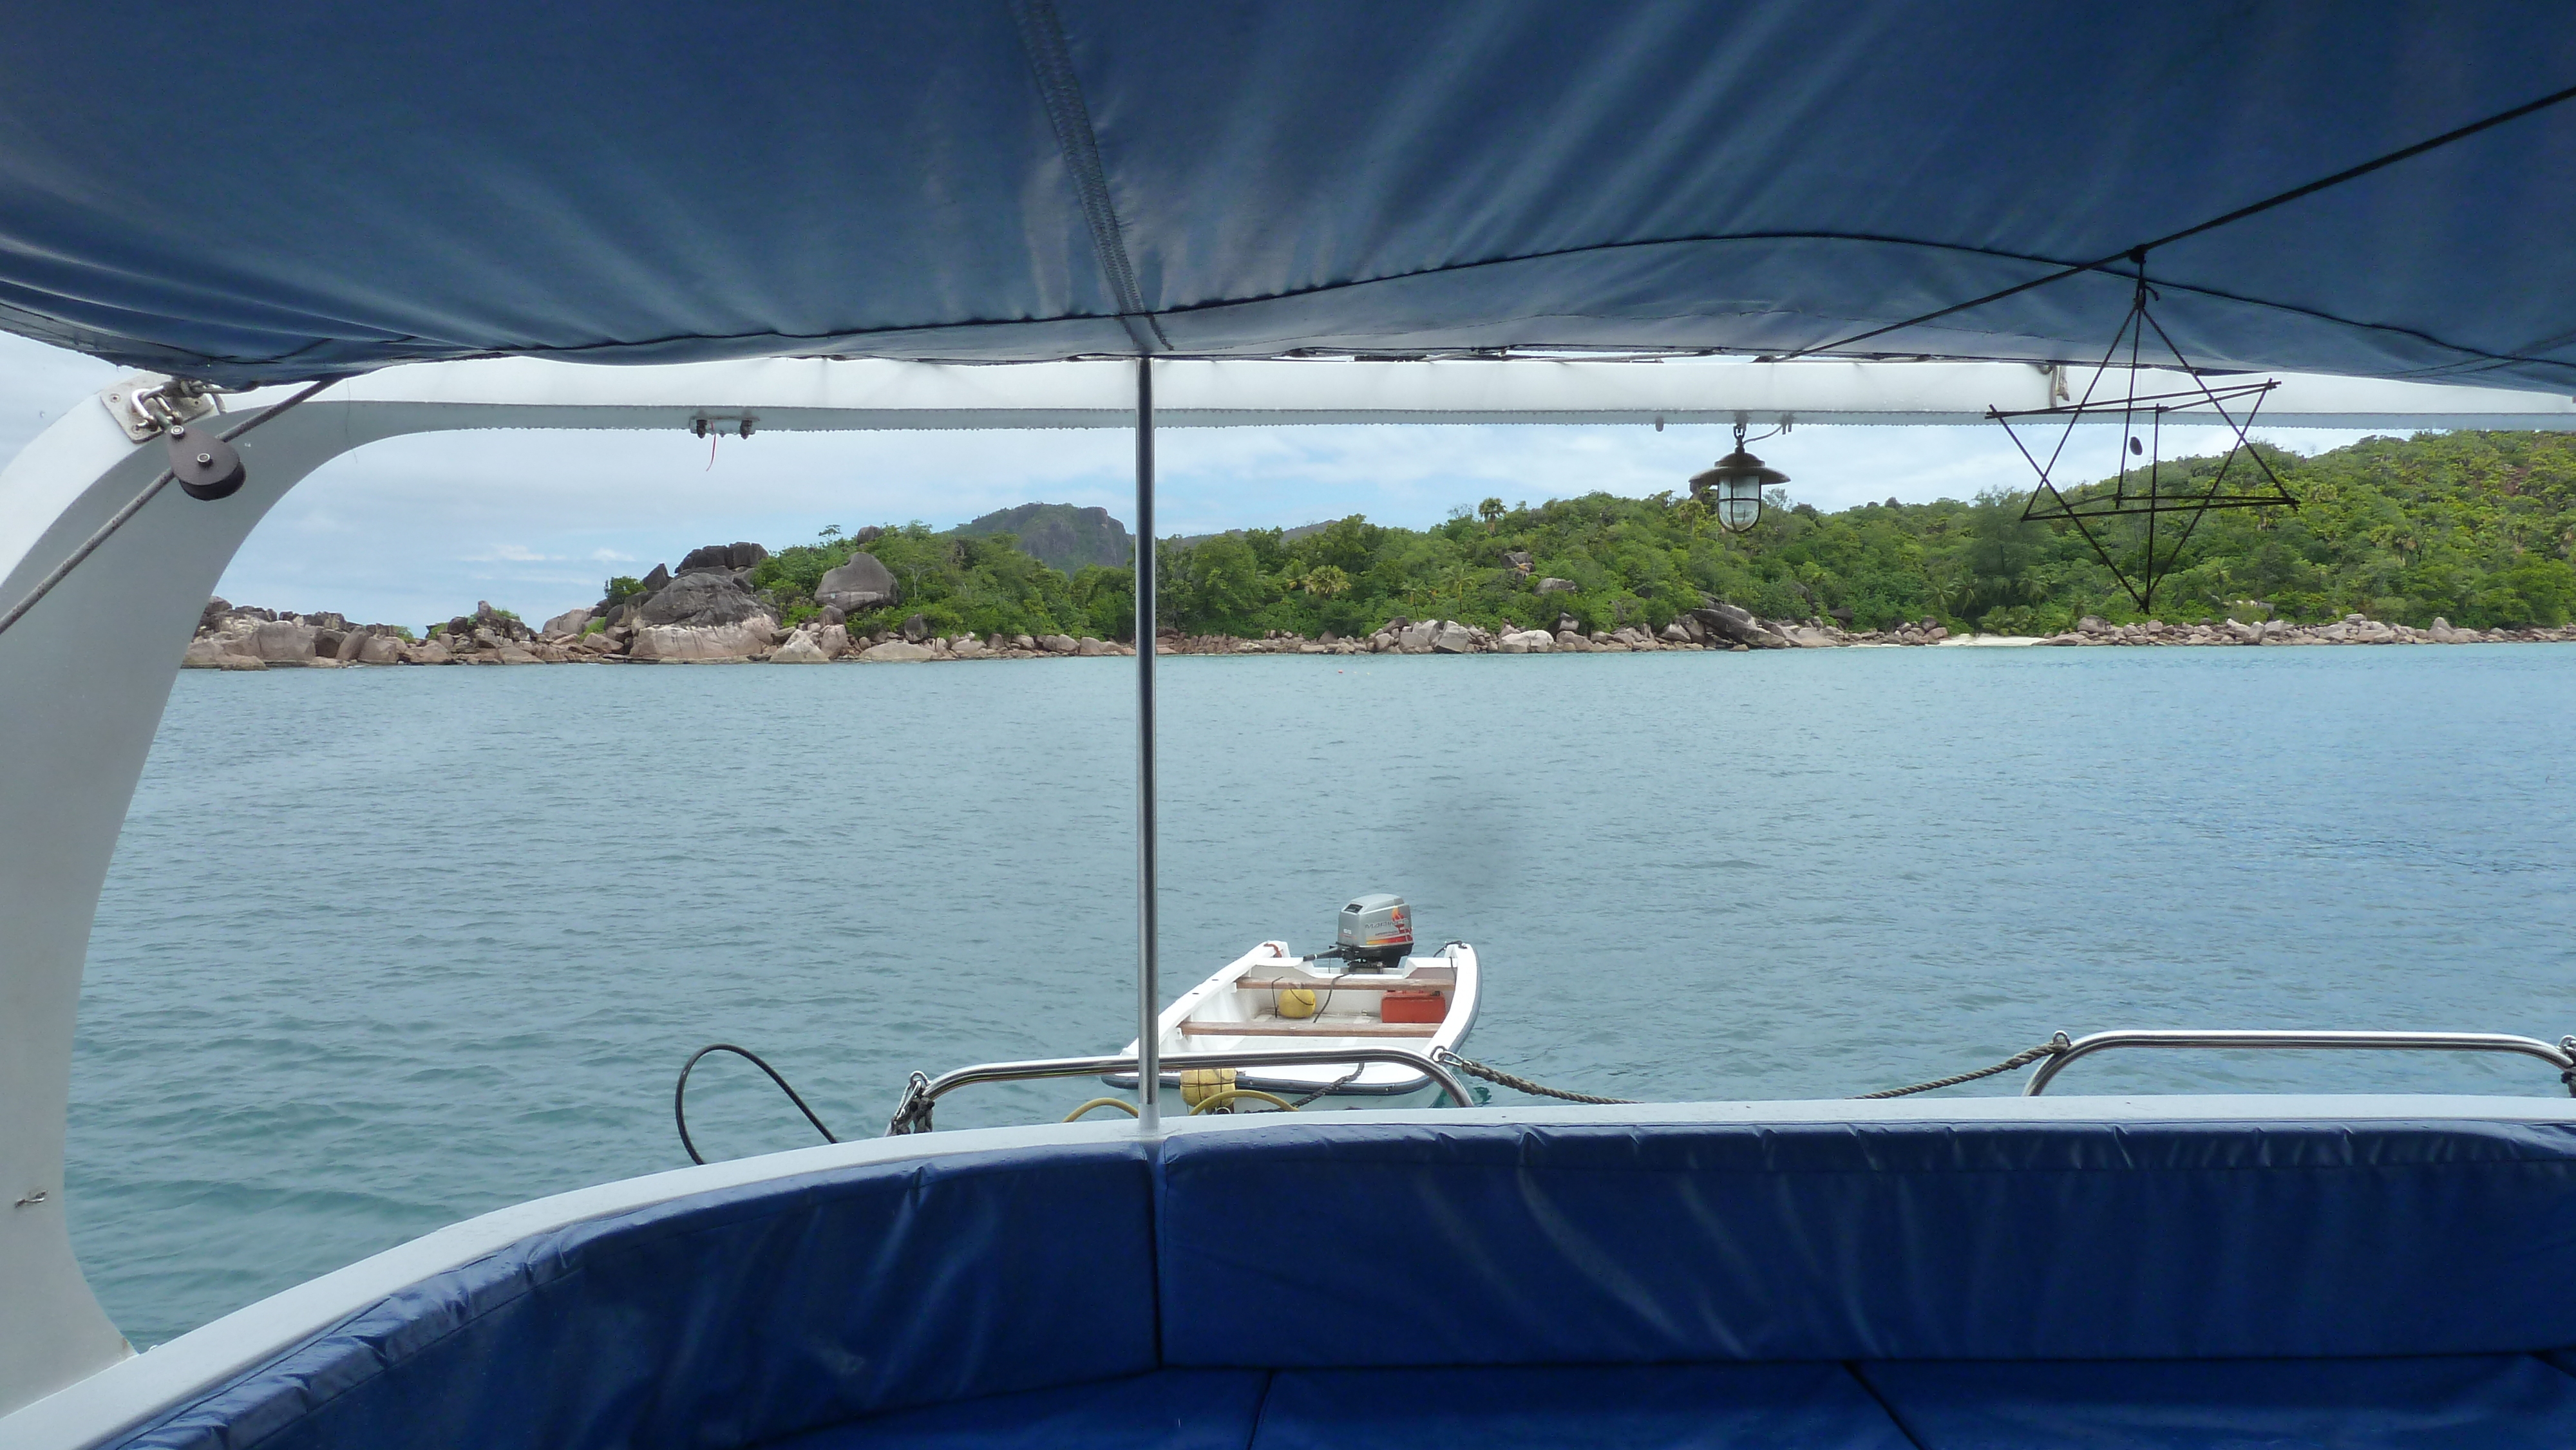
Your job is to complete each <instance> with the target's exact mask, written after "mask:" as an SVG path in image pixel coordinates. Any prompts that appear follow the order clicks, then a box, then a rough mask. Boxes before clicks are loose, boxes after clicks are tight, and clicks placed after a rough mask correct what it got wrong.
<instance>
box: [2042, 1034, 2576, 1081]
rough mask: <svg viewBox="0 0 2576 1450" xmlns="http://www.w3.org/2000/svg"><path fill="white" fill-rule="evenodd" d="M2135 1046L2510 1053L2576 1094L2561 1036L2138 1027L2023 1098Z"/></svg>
mask: <svg viewBox="0 0 2576 1450" xmlns="http://www.w3.org/2000/svg"><path fill="white" fill-rule="evenodd" d="M2132 1047H2150V1048H2248V1047H2251V1048H2282V1049H2288V1050H2291V1051H2308V1050H2317V1049H2325V1050H2337V1049H2340V1050H2345V1051H2353V1050H2358V1051H2364V1052H2507V1053H2513V1054H2516V1055H2519V1056H2522V1057H2536V1058H2539V1059H2540V1060H2541V1061H2543V1062H2545V1063H2548V1064H2549V1065H2550V1066H2552V1067H2554V1068H2557V1069H2558V1071H2559V1073H2560V1081H2562V1082H2565V1083H2566V1084H2567V1091H2568V1093H2569V1095H2570V1096H2576V1078H2571V1077H2569V1076H2567V1074H2569V1073H2576V1037H2562V1038H2560V1039H2559V1040H2558V1044H2557V1045H2556V1046H2554V1047H2553V1046H2551V1045H2550V1044H2548V1043H2546V1042H2543V1041H2541V1040H2540V1039H2538V1038H2536V1037H2515V1036H2512V1035H2510V1034H2508V1033H2502V1032H2259V1031H2257V1032H2230V1031H2211V1032H2199V1031H2189V1030H2171V1029H2160V1028H2133V1029H2129V1030H2126V1031H2119V1032H2096V1033H2094V1034H2092V1035H2091V1036H2089V1037H2079V1038H2077V1039H2075V1040H2074V1041H2073V1042H2071V1043H2069V1044H2067V1046H2066V1048H2065V1050H2063V1051H2061V1052H2056V1053H2053V1054H2051V1055H2050V1056H2049V1058H2048V1059H2047V1060H2046V1061H2045V1062H2042V1063H2041V1064H2040V1065H2039V1068H2038V1070H2037V1071H2035V1072H2033V1073H2032V1074H2031V1075H2030V1083H2029V1085H2028V1086H2026V1087H2024V1088H2023V1089H2022V1090H2021V1091H2022V1096H2024V1097H2031V1098H2035V1097H2038V1096H2039V1095H2040V1094H2041V1093H2043V1092H2045V1091H2047V1089H2048V1085H2049V1084H2050V1083H2051V1082H2053V1081H2055V1080H2056V1078H2057V1075H2058V1074H2059V1073H2061V1072H2064V1071H2065V1070H2066V1069H2067V1066H2068V1065H2069V1064H2071V1063H2073V1062H2074V1061H2075V1060H2076V1059H2077V1058H2079V1057H2090V1056H2092V1055H2093V1054H2094V1053H2097V1052H2110V1051H2113V1050H2115V1049H2125V1048H2132Z"/></svg>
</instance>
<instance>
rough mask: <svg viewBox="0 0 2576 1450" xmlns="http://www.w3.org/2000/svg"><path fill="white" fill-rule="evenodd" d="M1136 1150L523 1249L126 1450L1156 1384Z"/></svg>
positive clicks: (700, 1209) (438, 1443)
mask: <svg viewBox="0 0 2576 1450" xmlns="http://www.w3.org/2000/svg"><path fill="white" fill-rule="evenodd" d="M1147 1188H1148V1180H1147V1174H1146V1168H1145V1160H1144V1155H1143V1152H1142V1150H1141V1149H1140V1148H1139V1147H1138V1146H1137V1145H1136V1144H1135V1143H1133V1142H1111V1143H1077V1144H1062V1145H1055V1146H1049V1147H1045V1148H1037V1149H1020V1150H998V1151H992V1152H983V1153H965V1154H956V1155H949V1156H941V1157H935V1158H926V1159H917V1160H910V1161H901V1162H893V1163H883V1164H868V1165H861V1166H857V1167H851V1168H843V1169H835V1170H831V1171H827V1172H822V1173H815V1174H810V1175H805V1176H801V1177H797V1178H791V1179H782V1180H773V1181H769V1182H763V1183H758V1184H752V1185H747V1186H744V1187H739V1188H728V1189H723V1190H719V1191H716V1192H711V1193H705V1194H699V1195H696V1196H693V1197H689V1198H683V1199H679V1200H675V1201H673V1202H669V1203H663V1204H657V1205H654V1206H651V1207H647V1208H642V1209H637V1210H635V1211H633V1212H629V1213H623V1214H618V1215H615V1216H612V1217H607V1218H601V1219H594V1220H590V1221H588V1222H584V1223H579V1224H575V1225H572V1226H570V1227H567V1228H562V1229H557V1230H554V1231H551V1232H548V1233H542V1234H538V1235H535V1236H534V1237H531V1238H528V1239H524V1240H522V1241H520V1242H519V1243H517V1244H514V1245H512V1246H511V1247H510V1248H509V1249H508V1250H506V1251H504V1252H502V1253H499V1254H495V1255H493V1256H491V1257H490V1258H486V1259H483V1260H480V1261H478V1262H476V1263H473V1264H469V1265H466V1266H464V1267H462V1268H459V1269H456V1270H453V1271H451V1272H448V1273H444V1274H440V1275H437V1276H435V1277H432V1278H430V1279H427V1280H424V1281H422V1282H421V1283H419V1284H416V1285H414V1286H412V1287H411V1288H409V1289H407V1290H405V1291H403V1292H402V1293H400V1294H397V1295H394V1296H392V1297H390V1298H387V1299H385V1300H383V1301H381V1302H379V1303H378V1304H376V1305H375V1306H374V1307H372V1308H370V1309H368V1310H366V1311H364V1312H362V1313H360V1314H358V1315H356V1316H355V1317H353V1318H351V1319H349V1320H348V1321H346V1322H344V1323H342V1324H340V1325H338V1326H336V1327H334V1328H332V1329H330V1330H328V1331H325V1332H324V1333H322V1334H320V1335H318V1336H316V1337H314V1338H313V1339H310V1340H308V1341H306V1342H305V1343H303V1344H301V1345H299V1346H297V1347H296V1348H294V1349H292V1350H290V1351H288V1352H287V1353H286V1354H285V1355H284V1356H282V1357H281V1358H279V1359H278V1360H276V1361H275V1362H273V1363H271V1364H269V1365H266V1366H263V1367H261V1368H259V1369H257V1370H253V1371H251V1372H250V1373H248V1374H246V1375H244V1376H242V1377H240V1378H239V1379H237V1380H235V1381H233V1382H232V1383H231V1384H229V1385H227V1386H225V1387H224V1388H222V1389H221V1390H219V1391H217V1392H216V1393H215V1394H213V1395H211V1396H208V1397H207V1398H206V1399H204V1400H201V1401H199V1402H197V1403H196V1404H193V1405H190V1406H188V1407H186V1408H184V1409H182V1410H180V1411H179V1412H178V1413H176V1414H175V1415H172V1416H170V1417H167V1418H165V1419H164V1420H162V1421H159V1422H157V1423H155V1424H153V1425H150V1426H147V1427H145V1428H144V1429H143V1430H142V1431H141V1432H139V1433H138V1434H136V1435H134V1436H132V1437H129V1438H128V1439H127V1440H125V1441H123V1442H120V1443H122V1444H126V1445H131V1446H136V1447H142V1446H152V1447H182V1446H185V1447H201V1450H249V1447H253V1446H256V1447H258V1450H324V1447H330V1450H340V1447H351V1450H355V1447H366V1450H456V1447H459V1446H473V1447H475V1450H605V1447H610V1446H615V1447H619V1450H658V1447H672V1450H678V1447H683V1446H686V1447H691V1450H706V1447H722V1446H740V1445H748V1444H755V1443H758V1442H760V1441H763V1440H769V1439H775V1438H778V1437H780V1436H783V1435H787V1434H791V1433H794V1432H797V1431H800V1430H805V1429H809V1428H812V1427H815V1426H820V1425H829V1424H835V1423H838V1422H841V1421H845V1420H848V1419H851V1418H853V1417H855V1416H859V1415H865V1414H871V1413H876V1412H880V1411H884V1410H889V1409H893V1408H897V1407H901V1406H908V1405H919V1404H929V1403H935V1402H939V1401H944V1400H955V1399H962V1398H967V1397H972V1396H980V1395H991V1394H997V1393H1005V1392H1009V1391H1016V1390H1026V1389H1035V1388H1040V1387H1043V1386H1048V1385H1060V1384H1069V1383H1075V1382H1080V1381H1086V1380H1097V1379H1103V1378H1108V1377H1112V1376H1120V1375H1133V1374H1139V1373H1142V1372H1144V1371H1147V1370H1150V1369H1152V1368H1154V1367H1155V1365H1154V1307H1153V1303H1152V1297H1151V1285H1152V1282H1153V1268H1152V1262H1151V1254H1152V1242H1151V1238H1150V1234H1149V1231H1148V1228H1147V1208H1148V1204H1147Z"/></svg>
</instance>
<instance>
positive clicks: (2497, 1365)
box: [1861, 1285, 2576, 1450]
mask: <svg viewBox="0 0 2576 1450" xmlns="http://www.w3.org/2000/svg"><path fill="white" fill-rule="evenodd" d="M2461 1291H2462V1292H2463V1293H2467V1294H2471V1295H2474V1294H2475V1293H2477V1292H2478V1290H2477V1288H2476V1287H2475V1286H2470V1285H2462V1286H2461ZM1861 1374H1862V1376H1863V1377H1864V1378H1866V1379H1867V1380H1868V1381H1869V1383H1870V1385H1871V1387H1872V1388H1874V1389H1876V1390H1877V1391H1878V1393H1879V1396H1880V1398H1881V1399H1883V1400H1884V1401H1885V1402H1886V1404H1887V1407H1888V1408H1889V1410H1891V1411H1892V1412H1894V1414H1895V1415H1896V1418H1897V1419H1898V1421H1899V1422H1900V1423H1902V1424H1903V1425H1904V1426H1905V1429H1906V1432H1907V1433H1908V1434H1910V1435H1912V1436H1913V1437H1914V1439H1915V1441H1916V1443H1918V1444H1920V1445H1921V1446H1922V1447H1923V1450H2038V1447H2043V1446H2046V1447H2057V1446H2111V1445H2117V1446H2121V1447H2125V1450H2212V1447H2217V1446H2227V1447H2237V1446H2273V1445H2279V1446H2317V1447H2331V1450H2345V1447H2351V1450H2361V1447H2365V1446H2366V1447H2370V1450H2498V1447H2502V1446H2515V1445H2529V1446H2539V1445H2576V1376H2570V1375H2568V1374H2567V1373H2565V1372H2564V1371H2561V1370H2558V1369H2555V1368H2553V1367H2551V1366H2550V1365H2547V1364H2544V1363H2542V1362H2541V1361H2540V1360H2539V1359H2537V1358H2535V1357H2533V1356H2530V1355H2492V1356H2489V1355H2479V1356H2461V1357H2457V1358H2440V1359H2346V1360H2237V1361H2201V1362H2198V1363H2193V1362H2171V1361H2169V1362H2163V1363H2143V1364H2141V1363H2129V1364H2117V1363H2093V1364H1871V1365H1864V1366H1862V1367H1861Z"/></svg>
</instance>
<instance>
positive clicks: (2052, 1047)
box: [1860, 1032, 2075, 1098]
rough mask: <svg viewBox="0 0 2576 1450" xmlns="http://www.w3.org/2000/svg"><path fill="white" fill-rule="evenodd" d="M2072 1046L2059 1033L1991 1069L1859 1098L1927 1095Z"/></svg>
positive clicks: (2022, 1064)
mask: <svg viewBox="0 0 2576 1450" xmlns="http://www.w3.org/2000/svg"><path fill="white" fill-rule="evenodd" d="M2074 1045H2075V1044H2074V1043H2072V1042H2069V1041H2068V1040H2067V1038H2066V1034H2065V1033H2063V1032H2060V1033H2058V1034H2057V1035H2056V1036H2054V1037H2052V1038H2050V1039H2048V1040H2047V1041H2046V1042H2043V1043H2041V1044H2040V1045H2038V1046H2037V1047H2033V1048H2029V1049H2027V1050H2025V1051H2022V1052H2016V1053H2014V1054H2013V1055H2012V1056H2010V1057H2007V1058H2005V1059H2004V1060H2003V1061H2001V1062H1999V1063H1996V1064H1995V1065H1994V1066H1992V1067H1981V1068H1978V1069H1977V1070H1976V1071H1975V1072H1963V1073H1960V1074H1959V1075H1958V1076H1956V1077H1936V1078H1934V1079H1932V1080H1931V1081H1930V1082H1918V1083H1916V1084H1914V1085H1913V1086H1912V1087H1901V1088H1883V1089H1881V1090H1880V1091H1878V1092H1874V1093H1862V1094H1861V1095H1860V1096H1861V1097H1862V1098H1902V1097H1910V1096H1912V1095H1913V1094H1915V1093H1928V1092H1931V1091H1932V1090H1933V1089H1935V1088H1945V1087H1957V1086H1958V1085H1959V1084H1961V1083H1963V1082H1975V1081H1976V1080H1977V1079H1979V1078H1981V1077H1993V1076H1994V1075H1995V1074H1996V1073H1999V1072H2010V1071H2012V1070H2013V1069H2014V1068H2017V1067H2028V1066H2030V1065H2031V1064H2032V1063H2034V1062H2037V1061H2039V1060H2040V1059H2041V1058H2043V1057H2055V1056H2056V1055H2058V1054H2059V1053H2061V1052H2064V1051H2065V1050H2066V1049H2068V1048H2070V1047H2073V1046H2074Z"/></svg>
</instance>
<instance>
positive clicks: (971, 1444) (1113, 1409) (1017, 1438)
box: [766, 1369, 1270, 1450]
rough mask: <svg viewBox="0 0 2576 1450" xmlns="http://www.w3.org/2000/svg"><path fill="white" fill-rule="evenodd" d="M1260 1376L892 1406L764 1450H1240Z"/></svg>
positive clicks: (1189, 1376)
mask: <svg viewBox="0 0 2576 1450" xmlns="http://www.w3.org/2000/svg"><path fill="white" fill-rule="evenodd" d="M1269 1381H1270V1376H1269V1375H1268V1374H1266V1373H1263V1372H1262V1371H1260V1370H1237V1369H1172V1370H1161V1371H1158V1372H1156V1373H1153V1374H1143V1375H1134V1376H1130V1377H1129V1378H1126V1379H1116V1380H1104V1381H1101V1382H1099V1383H1096V1384H1087V1385H1068V1386H1065V1387H1063V1388H1060V1389H1051V1390H1028V1391H1025V1392H1023V1393H1020V1394H1016V1395H988V1396H986V1397H984V1398H982V1399H975V1400H960V1401H958V1402H956V1403H954V1404H947V1405H928V1406H924V1407H922V1408H920V1409H914V1410H898V1411H896V1412H894V1413H893V1414H890V1415H877V1416H873V1417H871V1418H868V1419H865V1420H858V1421H853V1422H852V1423H850V1424H846V1425H836V1426H833V1427H832V1428H830V1429H828V1430H815V1431H812V1432H810V1433H807V1434H803V1435H796V1436H791V1437H790V1438H788V1439H785V1440H780V1441H776V1442H774V1443H773V1444H772V1445H770V1446H769V1447H766V1450H1243V1447H1244V1446H1245V1445H1247V1444H1249V1443H1250V1442H1251V1440H1252V1420H1253V1416H1254V1415H1255V1414H1256V1413H1258V1412H1259V1410H1260V1408H1261V1396H1262V1391H1263V1389H1264V1388H1265V1387H1266V1386H1267V1385H1268V1384H1269Z"/></svg>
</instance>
